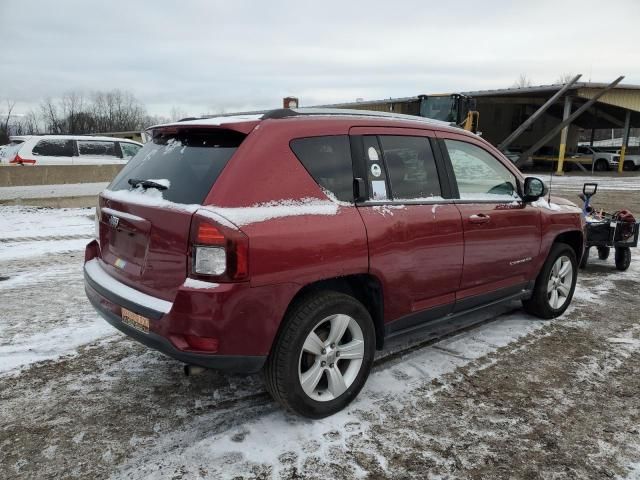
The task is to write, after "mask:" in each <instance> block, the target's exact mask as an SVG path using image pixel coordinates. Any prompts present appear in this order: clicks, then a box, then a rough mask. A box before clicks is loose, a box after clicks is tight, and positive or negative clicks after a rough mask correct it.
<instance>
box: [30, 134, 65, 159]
mask: <svg viewBox="0 0 640 480" xmlns="http://www.w3.org/2000/svg"><path fill="white" fill-rule="evenodd" d="M31 153H33V154H34V155H43V156H48V157H73V140H63V139H61V138H53V139H45V140H40V141H39V142H38V143H37V144H36V145H35V146H34V147H33V149H32V150H31Z"/></svg>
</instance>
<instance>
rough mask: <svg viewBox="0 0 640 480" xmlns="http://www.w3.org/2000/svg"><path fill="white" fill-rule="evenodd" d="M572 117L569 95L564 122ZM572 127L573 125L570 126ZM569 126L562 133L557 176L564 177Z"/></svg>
mask: <svg viewBox="0 0 640 480" xmlns="http://www.w3.org/2000/svg"><path fill="white" fill-rule="evenodd" d="M569 115H571V97H570V96H569V95H567V96H566V97H564V112H563V113H562V120H563V121H565V120H566V119H567V118H569ZM569 125H571V124H569ZM569 125H567V126H566V127H564V128H563V129H562V131H561V132H560V151H559V152H558V171H557V172H556V175H564V170H563V167H564V155H565V153H566V151H567V136H568V134H569Z"/></svg>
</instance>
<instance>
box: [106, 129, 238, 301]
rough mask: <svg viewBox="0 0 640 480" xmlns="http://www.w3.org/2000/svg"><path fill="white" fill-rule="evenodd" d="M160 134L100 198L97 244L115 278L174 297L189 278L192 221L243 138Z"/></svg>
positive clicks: (223, 133)
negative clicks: (186, 278) (186, 277)
mask: <svg viewBox="0 0 640 480" xmlns="http://www.w3.org/2000/svg"><path fill="white" fill-rule="evenodd" d="M155 133H156V135H155V136H154V138H153V140H152V141H150V142H148V143H147V144H145V146H144V147H143V148H142V149H141V150H140V151H139V152H138V154H137V155H135V157H133V158H132V159H131V160H130V161H129V163H128V164H127V165H126V166H125V167H124V168H123V170H122V171H121V172H120V173H119V174H118V176H117V177H116V178H115V179H114V180H113V182H112V183H111V185H109V187H108V189H107V190H105V191H104V192H103V193H102V194H101V200H100V206H101V219H100V227H99V228H100V246H101V252H102V259H103V261H104V262H105V263H107V264H108V265H109V267H107V268H108V269H109V273H110V274H111V275H112V276H114V277H117V278H119V279H120V280H122V281H123V282H125V283H128V284H129V285H131V286H133V287H134V288H138V289H140V290H142V291H144V292H146V293H149V294H151V295H155V296H157V297H160V298H165V299H167V300H172V299H173V297H174V296H175V292H176V290H177V289H178V287H179V286H180V285H182V284H183V282H184V280H185V276H186V271H187V261H188V258H187V252H188V247H189V231H190V226H191V216H192V215H193V212H195V211H196V210H197V209H198V208H199V207H200V205H201V204H202V202H203V201H204V199H205V198H206V196H207V194H208V193H209V191H210V190H211V187H212V186H213V184H214V183H215V182H216V180H217V179H218V176H219V175H220V173H221V172H222V169H223V168H224V167H225V165H226V164H227V163H228V162H229V160H230V159H231V157H232V156H233V154H234V153H235V151H236V150H237V148H238V146H239V145H240V143H241V142H242V141H243V140H244V138H245V135H244V134H242V133H238V132H235V131H231V130H223V129H205V130H203V129H199V130H194V129H193V128H191V129H189V130H177V131H176V130H175V129H173V130H172V131H170V132H169V131H162V130H160V131H158V130H156V131H155Z"/></svg>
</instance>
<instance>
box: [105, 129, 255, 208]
mask: <svg viewBox="0 0 640 480" xmlns="http://www.w3.org/2000/svg"><path fill="white" fill-rule="evenodd" d="M245 137H246V136H245V135H244V134H242V133H239V132H235V131H232V130H205V131H202V130H182V131H178V132H173V133H162V132H161V133H159V134H157V135H155V136H154V137H153V139H152V140H151V141H149V142H147V143H146V144H145V145H144V146H143V147H142V148H141V149H140V151H139V152H138V153H137V155H136V156H135V157H133V158H132V159H131V160H130V161H129V163H127V165H126V166H125V167H124V168H123V169H122V170H121V171H120V173H119V174H118V175H117V176H116V178H115V179H114V180H113V182H112V183H111V185H110V186H109V190H129V189H130V188H131V186H130V185H129V183H128V182H129V180H130V179H137V180H168V181H169V184H170V186H169V188H168V189H167V190H164V191H163V192H162V196H163V198H164V199H165V200H169V201H171V202H175V203H184V204H198V205H201V204H202V202H203V201H204V199H205V198H206V197H207V194H208V193H209V191H210V190H211V187H213V185H214V183H215V182H216V180H217V179H218V177H219V176H220V173H221V172H222V170H223V169H224V167H225V166H226V165H227V163H228V162H229V160H230V159H231V157H232V156H233V154H234V153H235V152H236V150H237V149H238V147H239V146H240V144H241V143H242V141H243V140H244V139H245Z"/></svg>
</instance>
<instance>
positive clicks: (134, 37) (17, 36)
mask: <svg viewBox="0 0 640 480" xmlns="http://www.w3.org/2000/svg"><path fill="white" fill-rule="evenodd" d="M639 33H640V1H639V0H628V1H624V0H608V1H603V0H598V1H559V0H554V1H540V0H535V1H526V2H519V1H516V0H511V1H492V0H482V1H481V0H476V1H473V2H469V1H447V2H443V1H439V2H429V1H426V0H419V1H405V2H403V1H401V0H396V1H392V0H384V1H380V0H368V1H366V2H359V1H358V2H355V1H348V0H342V1H333V0H321V1H315V2H310V1H309V2H307V1H303V0H298V1H289V2H284V1H276V0H268V1H257V0H256V1H242V0H235V1H229V0H226V1H213V0H210V1H205V0H200V1H189V0H182V1H168V0H167V1H165V0H153V1H151V0H149V1H147V2H143V1H134V0H128V1H120V0H117V1H115V0H110V1H97V0H95V1H92V0H52V1H45V0H41V1H35V0H0V71H1V72H2V73H1V74H0V101H2V100H3V99H4V98H9V99H12V100H15V101H16V102H18V103H17V110H19V111H26V110H28V109H29V108H31V107H33V106H37V105H38V104H39V102H40V101H41V100H42V98H44V97H47V96H51V97H56V96H59V95H61V94H63V93H64V92H66V91H69V90H81V91H85V92H91V91H93V90H108V89H112V88H121V89H126V90H129V91H131V92H132V93H133V94H134V95H135V96H136V97H137V98H138V99H140V100H141V101H142V102H143V103H144V104H145V105H146V106H147V109H148V110H149V112H150V113H152V114H165V115H167V114H169V111H170V110H171V108H172V106H176V107H179V108H180V109H181V110H183V111H184V112H185V113H188V114H190V115H198V114H201V113H215V112H217V111H221V110H223V109H224V110H226V111H227V112H228V111H237V110H250V109H257V108H270V107H278V106H279V105H280V104H281V99H282V97H284V96H287V95H294V96H298V97H299V98H300V100H301V104H302V105H314V104H321V103H334V102H342V101H353V100H355V99H356V98H357V97H362V98H364V99H378V98H385V97H397V96H411V95H417V94H420V93H438V92H454V91H464V90H476V89H485V88H499V87H508V86H511V85H512V84H513V82H514V81H515V80H516V79H517V77H518V75H519V74H520V73H525V74H527V75H528V76H529V77H530V79H531V80H532V82H533V83H534V84H545V83H553V82H554V81H555V80H556V79H557V78H558V77H559V76H560V75H561V74H563V73H582V74H583V78H584V80H588V79H589V78H591V79H592V80H593V81H601V82H609V81H611V80H613V79H614V78H615V77H616V76H618V75H621V74H623V75H626V79H625V80H624V83H635V84H640V43H639V40H638V38H639V37H638V35H639ZM0 110H2V108H1V106H0Z"/></svg>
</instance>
